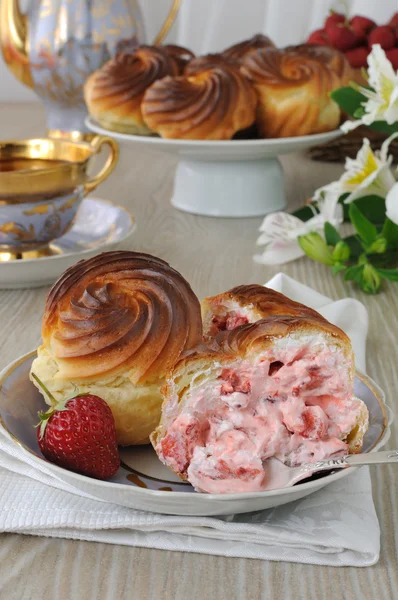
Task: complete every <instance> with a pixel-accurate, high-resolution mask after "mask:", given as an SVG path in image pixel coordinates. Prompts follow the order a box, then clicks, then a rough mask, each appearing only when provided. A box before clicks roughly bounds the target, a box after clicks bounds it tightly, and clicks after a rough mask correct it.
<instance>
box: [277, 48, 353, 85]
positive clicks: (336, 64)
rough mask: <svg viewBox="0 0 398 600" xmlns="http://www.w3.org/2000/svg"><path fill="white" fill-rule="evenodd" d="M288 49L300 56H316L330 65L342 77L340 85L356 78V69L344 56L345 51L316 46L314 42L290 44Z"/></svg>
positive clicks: (347, 83) (315, 57)
mask: <svg viewBox="0 0 398 600" xmlns="http://www.w3.org/2000/svg"><path fill="white" fill-rule="evenodd" d="M286 50H292V51H294V52H296V53H297V54H300V56H305V57H308V58H314V59H316V60H319V61H321V62H323V63H325V64H326V65H327V66H328V67H330V68H331V69H332V70H333V71H334V72H335V73H336V75H337V76H338V77H339V79H340V85H341V86H346V85H349V83H350V81H352V80H353V79H354V76H355V74H354V69H353V68H352V67H351V65H350V63H349V62H348V60H347V59H346V57H345V56H344V54H343V52H340V50H336V48H332V47H331V46H316V45H314V44H300V45H299V46H288V48H286Z"/></svg>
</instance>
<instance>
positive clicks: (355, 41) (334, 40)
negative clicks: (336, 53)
mask: <svg viewBox="0 0 398 600" xmlns="http://www.w3.org/2000/svg"><path fill="white" fill-rule="evenodd" d="M326 33H327V36H328V38H329V41H330V43H331V45H332V46H333V47H334V48H336V49H337V50H341V51H342V52H346V51H347V50H351V49H352V48H355V46H359V45H360V43H361V41H362V40H361V38H360V37H358V36H357V35H356V33H354V31H353V30H352V29H351V28H350V27H347V26H346V25H337V24H335V23H332V24H331V25H329V26H328V27H326Z"/></svg>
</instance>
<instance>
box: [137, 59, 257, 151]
mask: <svg viewBox="0 0 398 600" xmlns="http://www.w3.org/2000/svg"><path fill="white" fill-rule="evenodd" d="M256 102H257V100H256V94H255V92H254V90H253V88H252V86H251V85H250V83H249V82H248V81H247V79H245V77H243V76H242V75H241V74H240V72H239V70H238V69H236V68H235V67H233V68H231V67H227V66H224V67H216V68H214V69H208V70H206V71H201V72H199V73H196V74H194V75H191V76H187V77H186V76H181V77H165V78H164V79H162V80H161V81H156V82H155V83H154V84H153V85H152V86H151V87H150V88H149V90H148V91H147V92H146V94H145V96H144V100H143V103H142V114H143V117H144V121H145V123H146V125H147V126H148V127H149V128H150V129H152V130H153V131H155V132H156V133H158V134H159V135H161V136H162V137H163V138H178V139H191V140H229V139H231V137H232V136H233V135H234V134H235V133H236V132H237V131H239V130H241V129H244V128H246V127H249V126H250V125H251V124H252V123H253V122H254V119H255V113H256Z"/></svg>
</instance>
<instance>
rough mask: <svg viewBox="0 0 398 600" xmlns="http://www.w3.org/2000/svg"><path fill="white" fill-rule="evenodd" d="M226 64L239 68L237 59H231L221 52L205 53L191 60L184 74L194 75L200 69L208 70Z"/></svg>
mask: <svg viewBox="0 0 398 600" xmlns="http://www.w3.org/2000/svg"><path fill="white" fill-rule="evenodd" d="M225 65H227V66H232V67H237V68H239V63H238V62H237V61H235V60H232V59H229V58H227V57H226V56H224V55H223V54H221V53H218V54H217V53H216V54H204V55H203V56H197V57H196V58H193V59H192V60H191V61H189V63H188V64H187V65H186V66H185V69H184V75H194V74H195V73H199V72H200V71H207V70H208V69H214V68H215V67H224V66H225Z"/></svg>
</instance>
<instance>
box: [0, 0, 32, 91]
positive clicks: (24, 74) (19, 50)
mask: <svg viewBox="0 0 398 600" xmlns="http://www.w3.org/2000/svg"><path fill="white" fill-rule="evenodd" d="M0 42H1V50H2V53H3V58H4V61H5V62H6V64H7V65H8V67H9V69H10V71H11V72H12V73H13V74H14V75H15V77H17V78H18V79H19V80H20V81H21V82H22V83H24V84H25V85H27V86H29V87H33V80H32V75H31V72H30V66H29V56H28V52H27V19H26V15H24V14H23V13H22V12H21V10H20V7H19V4H18V0H1V2H0Z"/></svg>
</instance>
